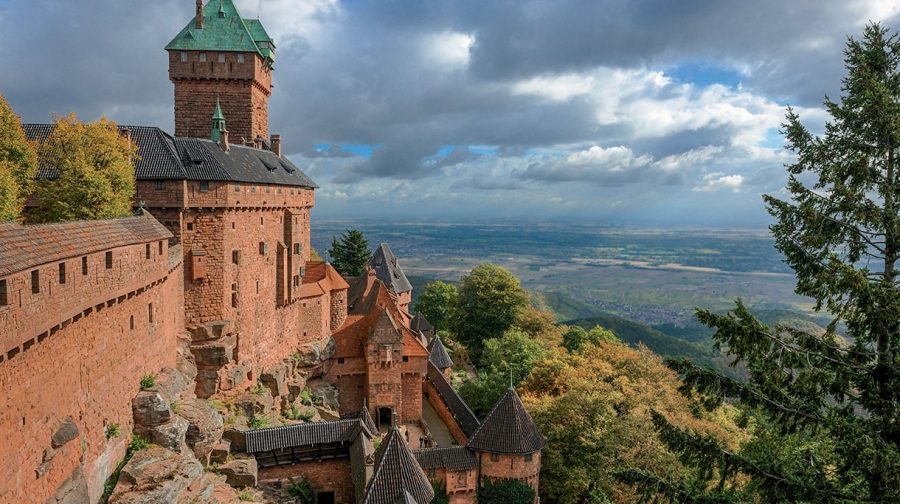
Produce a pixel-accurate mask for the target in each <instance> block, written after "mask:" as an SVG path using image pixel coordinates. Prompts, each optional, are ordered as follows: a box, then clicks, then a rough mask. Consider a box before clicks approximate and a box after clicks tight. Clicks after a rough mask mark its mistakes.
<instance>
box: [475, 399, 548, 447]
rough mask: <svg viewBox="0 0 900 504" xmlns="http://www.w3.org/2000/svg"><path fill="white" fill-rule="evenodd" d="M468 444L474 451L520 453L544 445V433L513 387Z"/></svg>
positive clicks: (498, 402)
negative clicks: (542, 433)
mask: <svg viewBox="0 0 900 504" xmlns="http://www.w3.org/2000/svg"><path fill="white" fill-rule="evenodd" d="M467 446H468V447H469V448H470V449H472V450H475V451H482V452H491V453H506V454H519V455H521V454H526V453H534V452H536V451H538V450H540V449H541V448H543V447H544V436H542V435H541V431H540V430H538V428H537V425H535V424H534V421H533V420H532V419H531V415H529V414H528V411H526V410H525V405H524V404H522V399H520V398H519V394H518V393H516V389H515V388H513V387H510V388H509V390H507V391H506V393H505V394H504V395H503V397H501V398H500V400H499V401H497V404H495V405H494V409H492V410H491V412H490V413H488V415H487V417H485V419H484V421H483V422H481V427H479V428H478V430H477V431H475V434H474V435H472V437H471V438H469V443H468V445H467Z"/></svg>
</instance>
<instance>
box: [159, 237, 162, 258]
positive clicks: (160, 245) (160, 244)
mask: <svg viewBox="0 0 900 504" xmlns="http://www.w3.org/2000/svg"><path fill="white" fill-rule="evenodd" d="M159 255H163V242H162V240H159Z"/></svg>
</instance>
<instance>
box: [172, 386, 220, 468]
mask: <svg viewBox="0 0 900 504" xmlns="http://www.w3.org/2000/svg"><path fill="white" fill-rule="evenodd" d="M175 414H176V415H178V416H179V417H181V418H183V419H185V420H186V421H187V423H188V428H187V433H186V436H185V441H186V442H187V446H188V448H190V449H191V450H192V451H193V452H194V456H196V457H197V458H198V459H199V460H200V461H201V462H203V463H207V461H208V458H209V454H210V452H211V451H212V449H213V447H214V446H215V445H216V444H217V443H218V442H219V440H220V439H222V431H223V430H224V422H223V420H222V415H220V414H219V412H218V411H216V410H215V408H213V407H212V406H210V405H209V403H208V402H207V401H205V400H203V399H182V400H180V401H178V403H177V407H176V409H175Z"/></svg>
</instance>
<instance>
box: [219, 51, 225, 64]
mask: <svg viewBox="0 0 900 504" xmlns="http://www.w3.org/2000/svg"><path fill="white" fill-rule="evenodd" d="M219 63H225V53H219Z"/></svg>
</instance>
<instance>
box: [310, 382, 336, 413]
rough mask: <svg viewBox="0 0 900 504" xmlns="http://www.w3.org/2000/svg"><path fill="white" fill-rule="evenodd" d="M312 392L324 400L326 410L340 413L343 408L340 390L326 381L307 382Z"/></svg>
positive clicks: (323, 405)
mask: <svg viewBox="0 0 900 504" xmlns="http://www.w3.org/2000/svg"><path fill="white" fill-rule="evenodd" d="M306 387H307V388H309V390H310V392H312V393H313V394H315V395H317V396H319V397H321V398H322V404H321V405H320V406H322V407H323V408H325V409H329V410H334V411H338V410H340V408H341V403H340V394H339V393H338V388H337V387H335V386H334V385H333V384H331V383H328V382H326V381H324V380H319V379H316V380H310V381H308V382H306Z"/></svg>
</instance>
